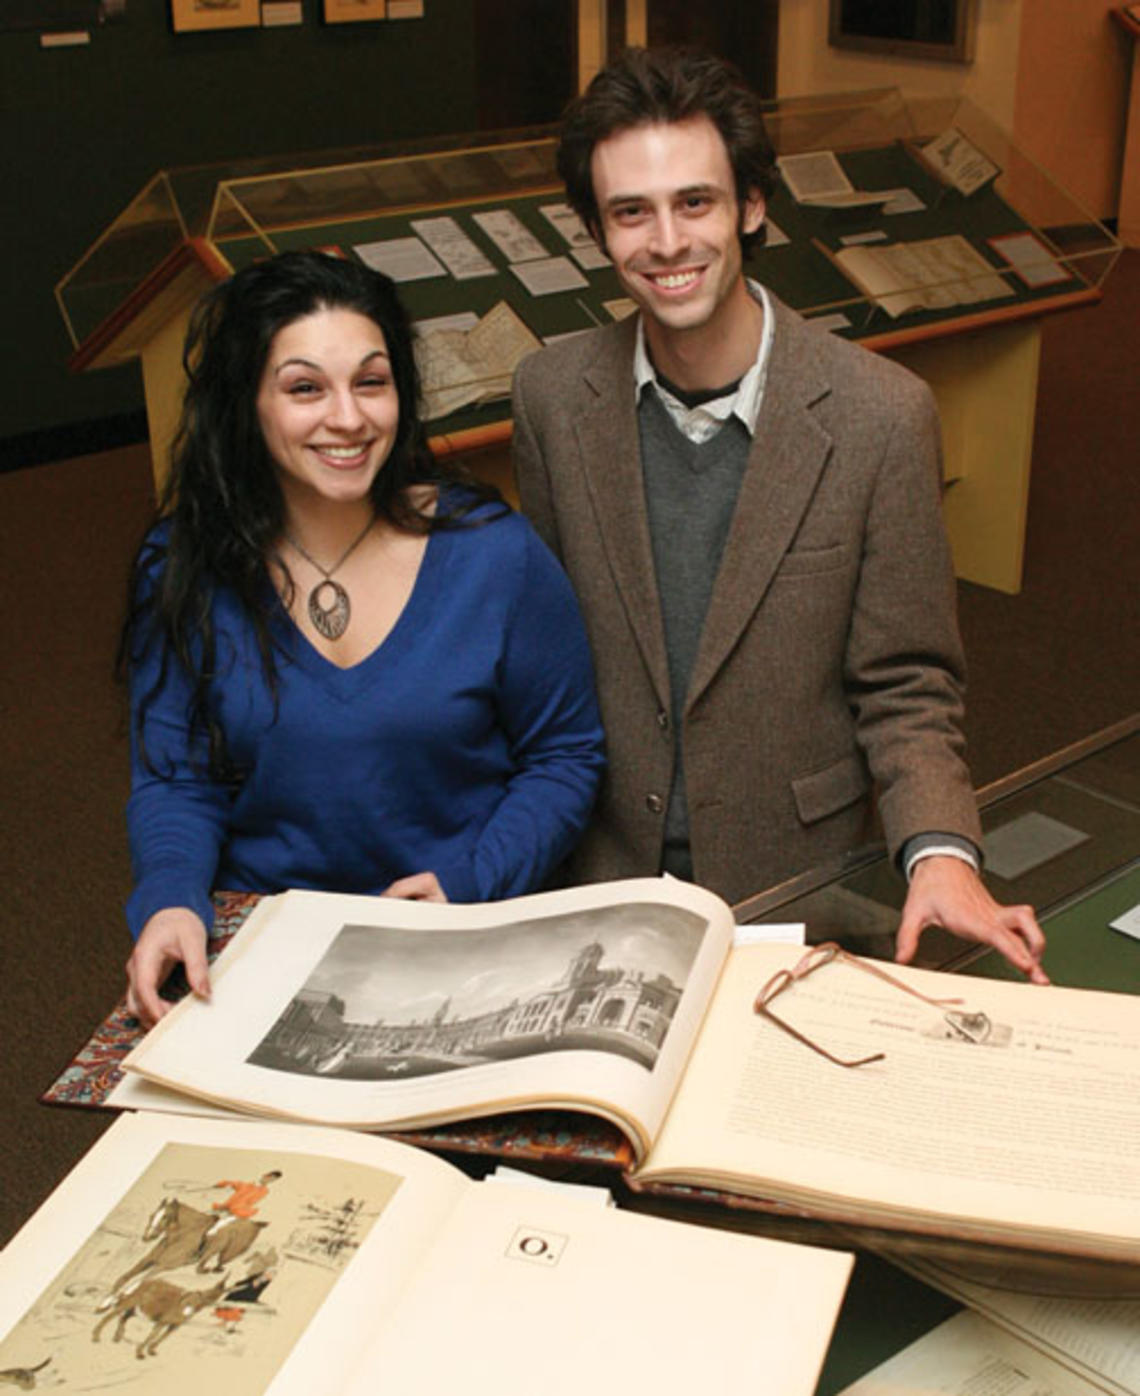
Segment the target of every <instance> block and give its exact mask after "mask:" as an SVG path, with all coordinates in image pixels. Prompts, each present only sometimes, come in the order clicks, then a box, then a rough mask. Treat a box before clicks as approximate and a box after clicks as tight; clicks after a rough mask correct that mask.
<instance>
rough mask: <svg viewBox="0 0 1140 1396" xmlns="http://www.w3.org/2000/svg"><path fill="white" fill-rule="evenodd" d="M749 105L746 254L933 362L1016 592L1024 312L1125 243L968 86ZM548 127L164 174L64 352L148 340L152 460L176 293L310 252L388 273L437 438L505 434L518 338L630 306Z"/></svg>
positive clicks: (71, 322) (72, 286) (1095, 281)
mask: <svg viewBox="0 0 1140 1396" xmlns="http://www.w3.org/2000/svg"><path fill="white" fill-rule="evenodd" d="M766 108H767V111H766V119H767V123H768V129H769V133H770V136H771V139H772V143H773V146H774V148H775V151H776V155H777V157H778V161H779V166H780V171H781V175H782V178H781V179H780V181H779V182H778V185H777V187H776V189H775V191H774V192H773V194H772V196H771V198H770V200H769V203H768V217H767V237H766V240H765V242H764V244H763V245H762V246H761V247H759V248H757V249H755V250H754V251H753V252H752V254H751V255H750V257H749V259H748V261H747V262H746V271H748V272H749V273H750V274H752V275H754V276H756V277H757V278H758V279H759V280H761V281H762V282H763V283H764V284H765V285H766V286H768V287H769V288H770V289H771V290H772V291H773V292H774V293H775V294H776V295H777V296H779V297H780V298H781V299H782V300H784V301H785V302H786V303H787V304H789V305H791V306H792V307H793V308H794V309H796V310H798V311H799V312H800V313H801V314H803V315H805V316H807V317H808V318H810V319H813V320H816V321H818V322H819V323H820V324H821V325H822V326H824V327H825V328H826V329H828V330H829V331H831V332H833V333H835V334H837V335H840V336H843V337H845V338H848V339H853V340H858V341H860V342H861V343H863V344H864V345H865V346H866V347H868V348H870V349H873V350H876V351H879V352H886V353H890V354H892V355H893V356H895V357H897V358H899V359H900V360H902V361H903V362H905V363H906V364H907V365H908V366H909V367H911V368H913V369H914V370H915V371H916V372H918V373H919V374H920V375H921V376H923V377H925V378H926V379H927V381H928V382H930V384H931V386H932V388H933V390H934V393H935V396H936V398H937V399H938V403H939V408H940V411H941V415H942V422H943V438H944V440H943V445H944V456H945V460H946V480H947V483H948V484H953V485H954V486H955V488H954V490H953V492H952V493H949V494H948V496H947V522H948V528H949V531H950V535H951V541H952V545H953V548H954V555H955V564H956V567H957V570H958V572H959V575H961V576H965V577H968V578H970V579H971V580H974V581H978V582H982V583H985V584H988V585H993V586H998V587H1001V588H1003V589H1005V590H1009V591H1016V590H1017V589H1018V587H1019V585H1020V575H1021V555H1022V544H1023V537H1024V525H1025V508H1026V501H1027V498H1028V476H1029V453H1030V448H1031V444H1032V426H1033V406H1034V402H1035V394H1036V367H1037V348H1038V339H1037V334H1038V325H1039V323H1040V319H1041V317H1042V316H1043V315H1045V314H1046V313H1050V312H1054V311H1058V310H1065V309H1072V308H1076V307H1079V306H1083V305H1089V304H1093V303H1095V302H1096V300H1097V299H1098V298H1099V296H1100V294H1101V287H1102V285H1103V283H1104V281H1105V278H1106V277H1107V276H1108V274H1109V272H1110V270H1111V268H1112V266H1113V264H1114V262H1115V260H1116V258H1117V257H1118V256H1119V253H1120V244H1119V243H1118V242H1117V241H1116V239H1115V238H1114V237H1113V236H1112V235H1111V234H1110V233H1109V232H1108V231H1107V230H1106V229H1105V228H1104V227H1102V226H1101V224H1100V223H1099V222H1098V221H1097V220H1096V219H1095V218H1093V217H1092V216H1091V215H1090V214H1089V213H1088V212H1087V211H1085V210H1083V209H1081V208H1080V207H1079V205H1078V204H1077V202H1076V201H1075V200H1074V199H1072V198H1071V197H1070V196H1069V195H1068V194H1066V193H1065V192H1064V191H1063V190H1062V189H1061V188H1060V187H1059V186H1058V185H1057V184H1056V182H1055V181H1053V180H1052V179H1051V178H1050V177H1049V176H1048V174H1047V173H1046V172H1045V171H1043V170H1042V169H1041V168H1040V167H1039V166H1038V165H1036V164H1035V163H1034V162H1033V161H1032V160H1030V159H1029V157H1028V156H1026V155H1025V154H1024V153H1023V152H1022V151H1020V150H1019V149H1018V147H1017V146H1016V145H1015V144H1014V142H1013V141H1012V140H1011V139H1010V138H1009V137H1008V136H1007V135H1006V134H1005V133H1004V132H1003V131H1001V130H1000V129H999V128H998V127H997V126H996V125H995V124H994V123H993V122H991V121H990V120H989V119H988V118H987V117H986V116H985V115H984V113H982V112H981V111H979V110H978V109H977V108H976V107H974V106H972V105H971V104H970V103H969V102H968V101H967V100H966V99H964V98H945V97H937V98H904V97H903V96H902V95H901V94H900V93H899V92H898V91H897V90H896V89H893V88H888V89H879V90H875V91H870V92H858V93H839V94H831V95H826V96H820V97H808V98H797V99H790V100H779V101H774V102H770V103H767V104H766ZM555 147H556V133H555V132H553V131H552V130H550V129H548V128H543V129H539V130H528V131H516V132H506V133H501V134H500V135H497V136H480V137H479V138H478V142H477V143H472V142H471V141H467V142H464V141H451V142H446V141H434V142H430V143H424V144H422V145H420V146H418V147H414V148H411V147H407V146H405V147H403V148H402V149H400V150H398V151H396V150H380V149H372V150H368V149H361V150H356V151H342V152H337V153H335V154H331V155H330V154H328V153H325V154H313V155H309V156H306V157H303V158H284V157H282V158H273V159H265V160H262V161H257V162H247V163H246V164H244V165H242V166H231V167H216V166H215V167H198V168H194V169H187V170H175V171H168V172H163V173H160V174H158V175H156V176H155V178H154V179H153V180H151V182H150V183H149V184H148V185H147V186H146V188H145V189H144V190H142V191H141V192H140V193H139V194H138V195H137V196H136V197H135V198H134V199H133V200H132V201H131V203H130V204H129V205H128V207H127V208H126V209H125V210H124V212H123V213H122V214H121V215H120V216H119V218H117V219H116V220H115V222H114V223H113V224H112V225H111V227H109V228H108V229H107V231H106V232H105V233H104V234H103V236H102V237H101V238H100V239H99V240H98V241H97V242H96V244H95V245H94V246H93V247H92V248H91V249H89V251H88V252H87V253H85V254H84V256H83V258H82V259H81V260H80V261H79V263H78V264H77V265H76V266H75V267H74V268H73V269H72V271H70V272H69V273H68V274H67V276H65V277H64V278H63V280H62V281H61V282H60V284H59V287H58V288H57V297H58V300H59V305H60V309H61V311H62V313H63V316H64V319H65V321H66V323H67V325H68V329H69V331H70V333H71V336H72V340H73V342H74V344H75V346H76V348H75V354H74V356H73V359H72V364H73V366H74V367H76V368H91V367H101V366H103V365H106V364H111V363H118V362H121V361H122V360H123V359H125V358H129V357H132V356H134V355H138V356H139V357H141V358H142V360H143V369H144V380H145V382H146V389H147V406H148V412H149V414H150V420H151V431H152V445H153V446H154V448H155V459H156V461H157V462H161V460H162V457H163V455H164V451H165V443H166V442H168V441H169V439H170V435H171V432H172V430H173V418H175V417H176V415H177V408H178V402H179V397H180V385H181V361H180V349H181V338H182V334H183V332H184V328H185V323H186V320H187V318H188V316H189V312H190V308H191V306H192V304H193V302H194V300H195V299H196V298H197V297H198V296H199V295H200V294H201V293H202V291H203V290H205V289H206V288H207V287H208V286H209V285H210V284H212V282H213V281H215V280H218V279H221V278H224V277H225V276H226V275H228V274H230V273H231V272H232V271H233V270H234V269H236V268H238V267H240V266H242V265H243V264H245V263H246V262H248V261H250V260H251V259H254V258H257V257H263V256H267V255H270V254H272V253H274V252H277V251H281V250H284V249H286V248H297V247H318V248H324V249H327V250H330V251H335V252H336V253H337V254H339V255H343V256H347V257H360V258H362V259H363V260H365V261H368V262H370V263H371V264H372V265H376V266H379V267H381V268H382V269H386V270H388V271H390V273H391V274H392V275H394V276H395V277H396V279H397V280H398V281H399V282H400V289H401V294H402V296H403V298H404V300H405V302H406V304H407V305H408V307H409V310H410V312H411V314H412V317H413V319H414V320H415V321H416V322H417V324H418V326H419V329H420V334H419V340H420V344H419V349H418V352H419V353H420V354H421V370H422V377H423V379H424V382H425V385H426V389H427V391H426V394H425V416H426V418H427V420H428V422H429V426H430V429H431V431H432V433H433V435H434V437H435V439H436V440H437V442H439V443H442V445H443V446H444V448H445V449H451V448H456V449H463V448H467V447H470V446H472V445H483V446H487V445H488V444H491V445H493V444H495V443H499V444H501V443H504V442H505V441H506V440H507V438H508V437H509V432H510V427H509V421H508V416H509V401H508V399H509V384H510V377H511V371H512V369H513V367H514V364H515V363H516V362H517V360H518V358H520V357H521V356H522V355H523V354H524V353H527V352H530V351H531V350H532V349H534V348H536V347H537V346H538V345H540V344H541V343H543V342H546V341H549V340H550V339H552V338H554V337H556V336H559V335H564V334H573V333H577V332H579V331H582V330H588V329H591V328H594V327H597V326H599V325H605V324H609V323H612V322H613V321H614V320H616V319H620V318H621V317H622V316H624V315H626V314H629V313H630V312H631V311H632V309H633V305H632V303H631V301H630V300H629V299H628V298H627V296H626V295H625V292H624V290H623V288H622V286H621V285H620V283H619V281H618V279H617V276H616V274H615V273H614V271H613V268H612V267H611V266H610V265H609V263H608V261H607V260H606V258H605V257H604V256H602V254H601V253H600V252H599V250H598V249H597V248H596V247H595V246H594V244H593V242H592V240H591V239H590V237H589V236H588V234H587V233H586V232H585V230H584V229H583V228H582V227H581V225H580V223H579V222H578V221H577V219H576V218H575V217H574V216H573V215H572V214H570V213H569V211H568V209H567V208H566V206H565V203H564V196H563V192H562V186H561V181H560V180H559V178H558V175H557V171H556V168H555ZM160 468H161V467H160Z"/></svg>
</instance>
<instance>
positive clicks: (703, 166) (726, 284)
mask: <svg viewBox="0 0 1140 1396" xmlns="http://www.w3.org/2000/svg"><path fill="white" fill-rule="evenodd" d="M590 168H591V173H592V176H593V186H594V196H595V198H596V200H597V206H598V212H599V217H600V219H601V227H600V229H598V230H597V231H598V232H599V233H600V235H601V239H602V241H603V242H604V245H605V250H606V251H607V252H608V254H609V256H610V258H611V259H612V261H613V264H614V269H615V270H616V272H617V274H618V278H619V280H620V281H621V283H622V285H623V286H624V287H625V289H626V291H627V292H628V293H629V295H630V296H631V297H632V298H633V299H634V300H635V301H636V302H637V304H638V305H639V306H640V307H641V310H642V312H643V314H644V315H645V317H646V331H647V333H648V335H649V338H650V343H651V344H652V343H653V341H654V339H655V338H657V337H659V336H662V335H664V336H666V337H668V336H669V335H671V334H674V333H681V334H684V333H685V332H687V331H691V330H700V329H704V328H708V329H710V330H713V331H714V332H715V331H721V330H723V331H725V332H729V331H730V329H731V322H732V319H733V317H734V315H735V314H736V313H737V312H738V311H739V310H740V308H741V307H742V306H744V305H746V304H747V301H748V292H747V289H746V287H745V285H744V281H743V277H742V274H741V248H740V234H741V232H753V231H754V230H755V229H756V228H758V227H759V226H760V224H761V223H762V222H763V219H764V200H763V198H762V197H761V195H760V193H759V192H758V191H756V192H754V193H753V195H752V196H750V197H749V198H748V199H747V200H745V202H744V203H743V204H740V203H739V202H738V200H737V195H736V184H735V181H734V179H733V174H732V166H731V164H730V163H729V158H728V151H727V150H726V149H725V145H724V141H723V140H722V138H721V135H720V132H719V131H718V130H717V129H716V127H715V126H714V125H713V123H712V121H711V120H710V119H709V118H708V117H707V116H694V117H690V118H689V119H687V120H685V121H677V122H669V123H651V124H647V125H643V126H632V127H629V128H627V129H626V130H624V131H619V132H617V133H616V134H615V135H613V136H610V137H608V138H607V139H606V140H603V141H599V142H598V144H597V146H596V147H595V148H594V154H593V159H592V161H591V167H590Z"/></svg>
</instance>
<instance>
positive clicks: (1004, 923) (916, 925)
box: [895, 855, 1049, 984]
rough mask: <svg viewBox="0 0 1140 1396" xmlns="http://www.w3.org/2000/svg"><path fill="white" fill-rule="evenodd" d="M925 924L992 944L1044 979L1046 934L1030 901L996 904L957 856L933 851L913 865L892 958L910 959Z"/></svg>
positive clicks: (1017, 965) (1025, 971)
mask: <svg viewBox="0 0 1140 1396" xmlns="http://www.w3.org/2000/svg"><path fill="white" fill-rule="evenodd" d="M927 926H941V927H943V929H944V930H947V931H950V932H951V934H952V935H956V936H961V937H962V939H963V940H976V941H977V942H978V943H979V944H981V945H990V946H992V947H993V948H994V949H995V950H997V951H998V952H999V953H1000V954H1002V955H1004V956H1005V958H1006V959H1007V960H1008V961H1009V962H1010V964H1011V965H1013V966H1014V967H1015V968H1016V969H1019V970H1021V972H1022V973H1023V974H1025V975H1027V976H1028V977H1029V979H1030V980H1032V982H1033V983H1034V984H1048V983H1049V976H1048V975H1047V974H1046V973H1045V971H1044V970H1043V969H1042V968H1041V956H1042V955H1043V954H1044V952H1045V934H1044V932H1043V931H1042V929H1041V927H1040V926H1039V925H1038V924H1037V918H1036V916H1034V914H1033V908H1032V907H1031V906H999V905H998V903H997V902H995V901H994V899H993V897H991V896H990V894H989V892H988V891H987V890H986V887H985V884H984V883H983V882H982V879H981V878H980V877H979V876H978V874H977V873H976V872H975V871H974V869H973V868H972V867H970V865H969V864H968V863H964V862H962V860H961V859H960V858H945V857H939V856H938V855H934V856H932V857H930V858H923V859H921V860H920V861H919V862H918V863H916V864H915V866H914V872H913V873H912V875H911V879H910V891H909V892H908V893H907V898H906V905H905V906H904V907H903V913H902V920H901V921H900V922H899V929H898V936H897V938H896V940H895V959H896V960H897V961H898V962H899V963H900V964H904V965H905V964H909V963H910V961H911V960H913V959H914V955H915V951H916V950H917V949H918V938H919V936H921V935H922V933H923V931H924V930H925V929H926V927H927Z"/></svg>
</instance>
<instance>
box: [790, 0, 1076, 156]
mask: <svg viewBox="0 0 1140 1396" xmlns="http://www.w3.org/2000/svg"><path fill="white" fill-rule="evenodd" d="M1055 3H1057V0H1048V5H1050V6H1052V5H1054V4H1055ZM1064 3H1068V0H1064ZM1023 4H1024V5H1025V6H1026V7H1028V8H1037V7H1039V6H1042V4H1043V0H977V5H978V21H977V29H976V39H975V44H974V61H973V62H972V63H969V64H962V63H937V62H932V61H931V60H929V59H918V58H887V57H883V58H879V57H877V56H876V55H874V54H868V53H856V52H852V51H851V50H850V49H838V48H831V47H829V45H828V42H827V12H828V0H781V3H780V56H779V64H778V70H777V79H776V80H777V91H778V93H779V95H780V96H781V97H801V96H805V95H807V94H809V93H816V92H853V91H858V90H859V89H860V88H866V87H898V88H901V90H902V91H903V92H904V93H922V94H923V95H935V94H942V93H945V94H961V95H962V96H964V97H968V98H969V99H970V101H971V102H974V103H975V104H976V105H977V106H979V107H981V108H982V109H983V111H986V112H988V113H989V115H990V116H992V117H993V119H994V120H995V121H996V122H997V123H998V125H999V126H1003V127H1005V128H1006V129H1007V130H1008V129H1010V128H1011V127H1012V125H1013V115H1014V88H1015V86H1016V79H1017V64H1018V48H1019V43H1020V38H1021V20H1022V14H1021V12H1022V8H1023Z"/></svg>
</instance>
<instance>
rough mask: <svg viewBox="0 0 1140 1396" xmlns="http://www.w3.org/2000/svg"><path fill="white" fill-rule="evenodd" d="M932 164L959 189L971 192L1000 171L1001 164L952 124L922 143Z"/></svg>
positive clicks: (968, 193)
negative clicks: (983, 152) (930, 139)
mask: <svg viewBox="0 0 1140 1396" xmlns="http://www.w3.org/2000/svg"><path fill="white" fill-rule="evenodd" d="M922 153H923V155H924V156H925V158H926V160H927V162H928V163H929V164H930V167H931V168H932V169H933V170H935V171H936V172H937V174H938V175H939V176H940V177H941V178H942V179H944V180H945V181H946V183H947V184H950V185H952V186H953V187H954V188H955V189H957V190H958V192H959V193H961V194H965V195H970V194H973V193H975V192H976V191H977V190H979V189H981V188H982V187H983V185H986V184H988V183H989V182H990V180H991V179H993V178H994V176H995V175H997V173H998V167H997V166H996V165H995V164H994V162H993V161H992V160H991V159H989V157H988V156H986V155H983V154H982V152H981V151H980V150H979V149H978V148H977V146H976V145H973V144H971V142H970V141H968V140H967V139H966V137H965V136H964V135H963V134H962V133H961V131H959V130H958V128H957V127H956V126H951V127H949V128H948V129H947V130H945V131H943V132H942V134H941V135H940V136H936V137H935V138H934V140H932V141H929V142H927V144H926V145H925V146H923V147H922Z"/></svg>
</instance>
